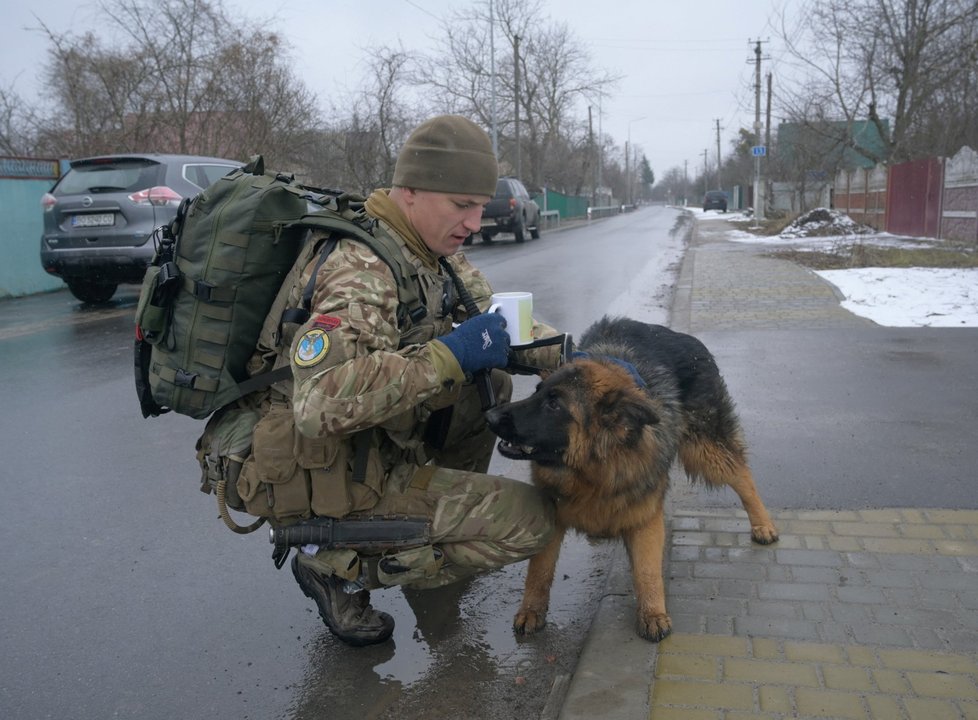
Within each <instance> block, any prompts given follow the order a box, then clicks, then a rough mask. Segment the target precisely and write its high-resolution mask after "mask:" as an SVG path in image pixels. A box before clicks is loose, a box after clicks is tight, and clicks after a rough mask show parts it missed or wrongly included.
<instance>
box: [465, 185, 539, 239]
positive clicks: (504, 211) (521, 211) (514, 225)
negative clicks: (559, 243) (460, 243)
mask: <svg viewBox="0 0 978 720" xmlns="http://www.w3.org/2000/svg"><path fill="white" fill-rule="evenodd" d="M527 231H529V233H530V237H532V238H534V239H536V238H538V237H540V206H539V205H537V203H536V200H534V199H533V198H531V197H530V193H528V192H527V191H526V187H525V186H524V185H523V183H521V182H520V181H519V180H517V179H516V178H514V177H501V178H499V181H498V182H497V183H496V194H495V195H493V197H492V200H490V201H489V204H488V205H486V207H485V209H484V210H483V211H482V241H483V242H487V243H489V242H492V238H493V236H494V235H498V234H499V233H502V232H507V233H513V237H514V238H515V239H516V242H518V243H521V242H523V241H524V240H525V239H526V232H527ZM472 238H473V236H472V235H470V236H469V237H468V238H467V239H466V241H465V244H466V245H469V244H471V243H472Z"/></svg>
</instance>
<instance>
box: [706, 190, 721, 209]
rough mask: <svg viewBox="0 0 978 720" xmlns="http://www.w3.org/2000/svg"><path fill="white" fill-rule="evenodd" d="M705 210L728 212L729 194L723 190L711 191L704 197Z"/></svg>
mask: <svg viewBox="0 0 978 720" xmlns="http://www.w3.org/2000/svg"><path fill="white" fill-rule="evenodd" d="M703 209H704V210H719V211H720V212H727V193H725V192H723V191H722V190H710V191H709V192H707V193H706V195H704V196H703Z"/></svg>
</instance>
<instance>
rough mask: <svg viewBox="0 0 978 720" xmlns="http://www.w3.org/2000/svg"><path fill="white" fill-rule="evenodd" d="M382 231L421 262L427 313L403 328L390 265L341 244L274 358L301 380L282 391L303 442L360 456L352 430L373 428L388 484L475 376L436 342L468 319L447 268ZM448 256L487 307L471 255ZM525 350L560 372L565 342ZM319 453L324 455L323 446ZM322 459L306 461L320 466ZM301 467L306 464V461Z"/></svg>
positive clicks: (527, 360) (303, 280)
mask: <svg viewBox="0 0 978 720" xmlns="http://www.w3.org/2000/svg"><path fill="white" fill-rule="evenodd" d="M377 232H378V233H380V232H384V233H387V234H388V235H389V236H390V237H392V238H394V240H395V241H396V243H397V244H398V246H399V247H401V248H402V250H403V252H404V254H405V257H406V258H408V260H409V262H411V264H412V265H414V266H415V267H417V268H418V271H419V283H420V285H421V287H420V290H419V292H420V293H421V296H422V300H423V301H424V303H425V305H426V307H427V309H428V312H427V315H426V317H424V318H423V319H421V320H420V321H419V322H417V323H412V322H411V321H410V320H407V321H406V323H405V324H402V326H400V327H399V326H398V312H397V311H398V297H397V291H396V281H395V278H394V275H393V273H392V272H391V270H390V268H389V267H388V266H387V264H386V263H384V262H383V261H381V260H380V259H379V258H378V256H377V255H375V254H374V253H373V251H372V250H370V249H369V248H368V247H366V246H365V245H364V244H363V243H359V242H357V241H355V240H340V242H339V243H338V244H337V246H336V248H335V249H334V250H333V251H332V253H331V254H330V255H329V256H328V257H327V259H326V260H325V262H324V263H323V264H322V266H321V267H320V268H319V271H318V276H317V280H316V284H315V291H314V294H313V298H312V307H311V316H310V318H309V320H308V321H307V322H306V323H305V324H303V325H302V326H300V327H299V328H298V329H297V330H296V332H295V334H294V335H293V339H292V343H291V347H288V346H286V347H283V348H282V350H281V351H280V353H281V354H280V355H279V357H278V358H277V360H276V363H275V364H276V366H281V365H284V364H285V363H286V362H288V363H290V364H291V367H292V373H293V381H292V382H287V383H279V384H278V385H277V386H276V387H277V389H279V390H280V391H282V392H283V393H285V394H286V395H288V393H289V390H291V398H289V400H290V404H291V407H292V413H293V417H294V421H295V428H296V435H297V437H296V447H297V448H298V447H300V446H301V445H308V444H309V443H310V442H311V443H313V444H315V445H317V446H318V445H320V444H323V443H325V445H326V446H327V447H326V450H325V452H324V453H323V457H324V458H326V459H327V460H328V459H329V458H330V457H331V456H333V455H335V454H336V453H335V452H334V451H335V449H336V448H335V446H336V445H337V444H339V445H346V446H347V447H346V448H344V449H343V450H344V452H343V453H342V455H343V456H344V457H350V458H352V456H353V454H352V450H351V447H352V443H353V435H354V434H356V433H357V432H359V431H362V430H365V429H368V428H377V429H378V430H379V432H375V433H374V435H373V437H372V439H371V443H372V444H373V446H374V449H373V457H372V461H371V463H370V472H371V473H372V474H373V475H374V476H375V477H373V478H371V481H372V482H370V484H371V485H372V486H374V487H376V486H377V484H378V483H380V484H383V483H384V480H382V479H381V478H380V477H376V476H377V475H378V474H382V475H383V476H384V477H385V478H386V476H387V475H388V474H389V473H390V472H391V471H392V470H393V469H394V468H396V467H398V466H400V465H411V466H418V465H423V464H424V463H425V462H426V461H427V457H426V456H425V451H424V442H423V435H424V429H425V423H426V422H427V420H428V418H429V417H430V415H431V413H432V412H433V411H434V410H437V409H438V408H441V407H445V406H447V405H451V404H452V403H453V402H454V401H455V400H456V399H457V397H458V394H459V391H460V388H461V386H462V384H463V383H466V382H469V381H471V378H467V377H466V376H465V374H464V373H463V372H462V370H461V368H460V367H459V365H458V362H457V361H456V360H455V356H454V355H452V353H451V352H450V351H449V350H448V348H447V347H446V346H445V345H444V344H442V343H438V342H431V341H432V340H434V339H436V338H438V337H439V336H441V335H445V334H447V333H449V332H451V330H452V323H459V322H462V321H464V320H465V319H466V318H467V314H466V312H465V309H464V307H463V305H462V303H461V301H460V299H459V297H458V294H457V292H456V290H455V288H454V286H453V285H452V283H451V281H450V279H449V278H448V277H447V275H445V274H444V273H443V271H441V270H440V269H439V271H437V272H436V271H434V270H432V269H430V268H428V267H426V266H425V265H424V264H423V262H422V260H421V259H420V258H418V257H417V256H415V255H414V254H413V253H412V252H411V251H410V249H409V248H408V246H407V244H406V243H405V242H404V240H403V239H402V238H401V237H400V236H398V235H397V233H396V232H395V231H394V230H393V229H392V228H391V227H390V226H388V225H387V224H386V223H384V222H379V223H378V228H377ZM448 260H449V262H450V263H451V264H452V267H453V268H454V270H455V271H456V273H457V274H458V276H459V278H460V279H461V280H462V282H463V284H464V285H465V287H466V289H467V290H468V291H469V293H470V294H471V295H472V297H473V299H474V300H475V302H476V304H477V305H478V306H479V307H480V308H481V309H482V310H485V309H486V308H488V306H489V302H490V296H491V294H492V288H491V287H490V285H489V282H488V280H487V279H486V277H485V276H484V275H483V274H482V273H481V272H480V271H479V270H477V269H476V268H475V267H474V266H473V265H472V264H471V263H470V262H469V261H468V260H467V259H466V257H465V256H464V254H461V253H458V254H456V255H454V256H452V257H450V258H449V259H448ZM317 261H318V257H316V258H314V259H313V260H312V261H311V262H310V263H309V264H308V265H307V266H306V268H305V270H304V271H303V272H302V273H301V275H300V277H299V279H298V282H296V283H294V284H293V288H292V295H293V297H298V296H299V295H301V293H302V290H303V289H304V288H305V286H306V284H307V282H308V280H309V278H310V277H311V275H312V273H313V271H314V270H315V267H316V262H317ZM293 306H294V305H293ZM554 334H556V331H555V330H554V329H552V328H550V327H548V326H546V325H544V324H542V323H536V322H535V323H534V327H533V335H534V337H535V338H539V337H548V336H551V335H554ZM286 354H287V355H286ZM517 354H518V360H519V362H521V363H524V364H528V365H533V366H535V367H541V368H552V367H555V366H556V364H557V362H558V358H559V347H558V346H549V347H544V348H538V349H533V350H521V351H518V353H517ZM289 385H291V386H292V387H291V388H289V387H288V386H289ZM300 436H301V437H300ZM330 447H332V448H333V451H331V450H330ZM315 455H316V457H317V458H318V456H319V452H318V451H317V452H316V453H315ZM319 462H320V461H319V460H318V459H316V458H313V457H310V458H308V459H307V463H311V464H313V465H318V464H319ZM300 464H306V463H303V462H302V458H300ZM306 467H309V464H306ZM406 471H407V472H413V469H406Z"/></svg>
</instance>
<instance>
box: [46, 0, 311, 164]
mask: <svg viewBox="0 0 978 720" xmlns="http://www.w3.org/2000/svg"><path fill="white" fill-rule="evenodd" d="M99 7H100V11H101V13H102V15H103V17H104V18H105V19H106V26H105V28H103V29H101V31H100V34H99V35H95V34H94V33H88V34H85V35H83V36H80V37H79V36H74V35H72V34H70V33H68V34H58V33H55V32H54V31H53V30H51V29H50V28H49V27H47V26H44V25H43V24H42V26H41V29H42V30H43V32H44V33H45V34H46V35H47V38H48V40H49V42H50V49H49V57H50V62H49V65H48V67H47V74H46V84H47V87H48V88H49V90H50V93H51V95H52V96H53V98H54V100H55V112H54V113H52V116H51V119H50V120H49V121H48V122H47V123H46V124H45V127H44V128H43V130H42V133H41V136H42V138H43V143H44V145H45V146H46V147H47V148H49V150H48V151H49V152H54V153H57V154H59V155H67V156H78V155H83V154H90V153H100V152H111V151H135V150H138V151H144V152H145V151H154V150H155V151H159V152H191V153H200V154H210V155H222V156H226V157H232V158H238V159H242V158H245V157H247V156H248V155H250V154H252V153H255V152H262V153H264V154H266V155H268V156H269V157H270V158H272V159H273V160H280V161H284V162H289V161H292V160H294V159H296V158H298V157H302V155H303V148H302V146H301V143H300V141H301V140H302V139H303V138H304V137H305V136H306V133H305V129H306V128H307V127H308V125H309V122H310V118H312V117H314V115H315V102H314V98H313V97H312V96H311V95H310V94H309V92H308V91H307V90H306V88H305V87H304V85H302V83H301V82H299V81H298V80H297V79H296V78H295V76H294V75H293V73H292V71H291V68H290V66H289V64H288V62H287V60H288V58H287V57H286V53H285V50H284V48H283V46H282V43H281V41H280V38H279V37H278V36H277V35H276V34H275V33H272V32H267V31H265V30H264V29H262V28H260V27H256V26H254V27H253V26H249V25H247V24H245V23H242V22H238V21H235V20H233V19H232V18H231V17H230V16H229V15H228V14H227V12H226V11H225V10H224V7H223V5H222V3H221V0H160V1H159V2H151V1H150V0H106V1H105V2H102V3H101V4H100V5H99ZM105 38H111V39H112V41H113V42H112V44H108V43H107V42H106V41H105Z"/></svg>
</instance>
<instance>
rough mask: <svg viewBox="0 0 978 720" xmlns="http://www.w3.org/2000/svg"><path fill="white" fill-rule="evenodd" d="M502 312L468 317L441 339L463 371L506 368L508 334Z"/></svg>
mask: <svg viewBox="0 0 978 720" xmlns="http://www.w3.org/2000/svg"><path fill="white" fill-rule="evenodd" d="M505 327H506V319H505V318H504V317H503V316H502V315H500V314H499V313H485V314H483V315H476V316H475V317H473V318H469V319H468V320H466V321H465V322H464V323H462V324H461V325H459V326H458V327H457V328H455V329H454V330H452V331H451V332H450V333H448V335H443V336H442V337H440V338H438V339H439V340H441V341H442V342H443V343H445V345H446V346H447V347H448V349H449V350H451V351H452V355H454V356H455V359H456V360H458V364H459V365H460V366H461V368H462V372H466V373H471V372H475V371H476V370H485V369H487V368H503V367H506V363H507V362H508V361H509V333H507V332H506V331H505V330H504V329H503V328H505Z"/></svg>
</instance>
